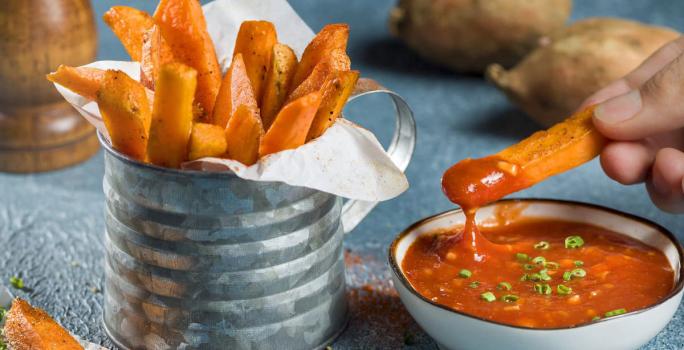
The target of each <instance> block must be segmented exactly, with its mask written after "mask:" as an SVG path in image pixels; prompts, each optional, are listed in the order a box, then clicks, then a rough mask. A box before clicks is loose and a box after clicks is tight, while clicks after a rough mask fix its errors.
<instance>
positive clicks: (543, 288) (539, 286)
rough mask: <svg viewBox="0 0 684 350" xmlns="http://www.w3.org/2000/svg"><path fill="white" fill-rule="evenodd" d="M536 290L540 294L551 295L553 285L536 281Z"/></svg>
mask: <svg viewBox="0 0 684 350" xmlns="http://www.w3.org/2000/svg"><path fill="white" fill-rule="evenodd" d="M534 291H535V292H537V293H539V294H543V295H549V294H551V286H550V285H548V284H546V283H535V284H534Z"/></svg>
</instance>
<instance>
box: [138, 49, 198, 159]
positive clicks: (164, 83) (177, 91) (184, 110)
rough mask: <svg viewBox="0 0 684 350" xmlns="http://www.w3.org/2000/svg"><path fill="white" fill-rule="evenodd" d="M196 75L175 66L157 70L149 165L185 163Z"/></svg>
mask: <svg viewBox="0 0 684 350" xmlns="http://www.w3.org/2000/svg"><path fill="white" fill-rule="evenodd" d="M196 88H197V71H195V70H194V69H192V68H190V67H188V66H186V65H184V64H181V63H177V62H172V63H168V64H165V65H163V66H161V68H160V70H159V79H157V82H156V84H155V92H154V107H153V108H152V123H151V124H150V140H149V142H148V144H147V158H148V160H149V161H150V163H152V164H156V165H159V166H164V167H169V168H178V167H179V166H180V164H181V163H182V162H183V161H185V160H186V156H187V154H188V141H189V139H190V133H191V131H192V103H193V98H194V96H195V89H196Z"/></svg>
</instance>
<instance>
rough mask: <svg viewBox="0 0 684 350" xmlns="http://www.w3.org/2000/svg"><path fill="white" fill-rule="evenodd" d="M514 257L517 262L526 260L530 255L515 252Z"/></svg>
mask: <svg viewBox="0 0 684 350" xmlns="http://www.w3.org/2000/svg"><path fill="white" fill-rule="evenodd" d="M515 259H516V260H518V261H519V262H527V261H528V260H530V257H529V256H528V255H527V254H525V253H515Z"/></svg>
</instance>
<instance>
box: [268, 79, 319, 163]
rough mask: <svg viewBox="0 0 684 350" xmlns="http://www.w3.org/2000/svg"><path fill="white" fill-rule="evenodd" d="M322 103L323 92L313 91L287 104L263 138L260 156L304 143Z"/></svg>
mask: <svg viewBox="0 0 684 350" xmlns="http://www.w3.org/2000/svg"><path fill="white" fill-rule="evenodd" d="M320 104H321V93H319V92H312V93H310V94H308V95H306V96H304V97H300V98H299V99H297V100H295V101H292V102H290V103H288V104H287V105H285V107H283V109H281V110H280V112H279V113H278V116H276V119H275V121H273V125H271V128H270V129H268V132H267V133H266V134H265V135H264V137H263V139H262V140H261V145H260V146H259V156H261V157H263V156H265V155H268V154H271V153H276V152H280V151H283V150H286V149H293V148H297V147H299V146H301V145H303V144H304V143H305V142H306V135H307V134H308V132H309V128H310V127H311V121H313V118H314V116H315V115H316V110H318V106H319V105H320Z"/></svg>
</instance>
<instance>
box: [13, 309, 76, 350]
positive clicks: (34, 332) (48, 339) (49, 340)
mask: <svg viewBox="0 0 684 350" xmlns="http://www.w3.org/2000/svg"><path fill="white" fill-rule="evenodd" d="M3 335H4V338H5V340H6V341H7V343H8V345H9V346H10V348H11V349H18V350H22V349H51V350H77V349H83V347H81V345H80V344H79V343H78V342H77V341H76V339H74V338H73V337H72V336H71V335H70V334H69V332H67V331H66V330H65V329H64V328H62V327H61V326H60V325H59V324H57V322H55V321H54V320H53V319H52V318H51V317H50V315H48V314H47V313H46V312H45V311H43V310H41V309H39V308H34V307H32V306H31V305H29V303H27V302H26V301H24V300H22V299H19V298H17V299H14V300H13V301H12V308H11V309H10V310H9V312H7V315H6V316H5V326H4V330H3Z"/></svg>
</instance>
